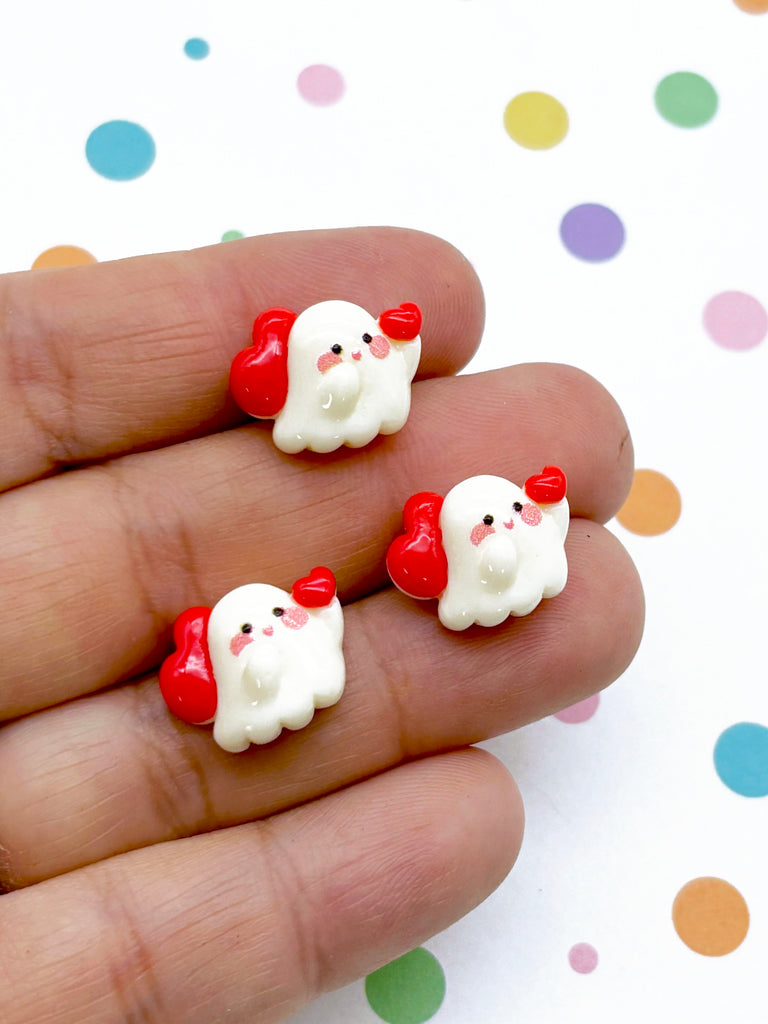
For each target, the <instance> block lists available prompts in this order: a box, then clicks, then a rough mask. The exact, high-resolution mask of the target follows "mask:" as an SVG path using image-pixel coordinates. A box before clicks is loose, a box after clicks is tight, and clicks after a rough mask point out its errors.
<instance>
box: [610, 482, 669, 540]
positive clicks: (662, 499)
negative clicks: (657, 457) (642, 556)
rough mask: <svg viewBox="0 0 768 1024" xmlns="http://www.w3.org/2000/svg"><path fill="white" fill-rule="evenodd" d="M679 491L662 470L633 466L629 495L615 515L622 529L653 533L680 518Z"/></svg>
mask: <svg viewBox="0 0 768 1024" xmlns="http://www.w3.org/2000/svg"><path fill="white" fill-rule="evenodd" d="M680 509H681V501H680V492H679V491H678V489H677V488H676V487H675V485H674V484H673V483H672V481H671V480H670V479H669V477H666V476H664V474H663V473H658V472H657V471H656V470H655V469H637V470H635V478H634V481H633V482H632V488H631V490H630V492H629V497H628V498H627V500H626V501H625V502H624V504H623V506H622V507H621V509H620V510H619V512H618V513H617V515H616V518H617V519H618V521H619V522H620V523H621V525H622V526H623V527H624V529H625V530H631V531H632V533H639V534H642V535H643V536H644V537H655V536H656V535H657V534H659V533H666V532H667V530H671V529H672V527H673V526H674V525H675V523H676V522H677V520H678V519H679V518H680Z"/></svg>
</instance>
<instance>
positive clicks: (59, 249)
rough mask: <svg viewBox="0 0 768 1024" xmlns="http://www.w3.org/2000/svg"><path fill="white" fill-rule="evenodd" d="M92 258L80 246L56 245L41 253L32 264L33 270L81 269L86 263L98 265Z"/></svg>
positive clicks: (93, 257) (94, 258)
mask: <svg viewBox="0 0 768 1024" xmlns="http://www.w3.org/2000/svg"><path fill="white" fill-rule="evenodd" d="M96 262H97V260H96V257H95V256H92V255H91V254H90V253H89V252H87V251H86V250H85V249H81V248H80V246H79V245H54V246H52V247H51V248H50V249H46V250H45V251H44V252H41V253H40V255H39V256H38V257H37V259H36V260H35V262H34V263H33V264H32V270H47V269H48V268H50V267H80V266H84V265H85V264H86V263H96Z"/></svg>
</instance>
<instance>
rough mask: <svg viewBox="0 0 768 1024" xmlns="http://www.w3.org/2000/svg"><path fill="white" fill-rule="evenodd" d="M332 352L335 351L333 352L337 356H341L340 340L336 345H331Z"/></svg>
mask: <svg viewBox="0 0 768 1024" xmlns="http://www.w3.org/2000/svg"><path fill="white" fill-rule="evenodd" d="M331 352H333V354H334V355H336V356H340V355H341V345H339V343H338V342H337V343H336V344H335V345H331Z"/></svg>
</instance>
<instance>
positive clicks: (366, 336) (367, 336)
mask: <svg viewBox="0 0 768 1024" xmlns="http://www.w3.org/2000/svg"><path fill="white" fill-rule="evenodd" d="M363 341H364V342H365V344H366V345H370V344H371V342H372V341H373V338H372V337H371V336H370V334H364V335H363Z"/></svg>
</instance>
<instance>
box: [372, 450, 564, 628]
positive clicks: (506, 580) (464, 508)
mask: <svg viewBox="0 0 768 1024" xmlns="http://www.w3.org/2000/svg"><path fill="white" fill-rule="evenodd" d="M565 488H566V481H565V475H564V474H563V473H562V471H561V470H560V469H558V468H557V467H554V466H547V467H545V469H544V472H543V473H541V474H539V475H538V476H535V477H530V478H529V479H528V480H527V481H526V483H525V487H518V486H517V485H516V484H513V483H511V482H510V481H509V480H505V479H504V478H503V477H498V476H474V477H470V478H469V479H467V480H463V481H462V482H461V483H459V484H457V485H456V486H455V487H454V488H453V489H452V490H451V491H449V492H448V495H447V496H446V498H445V499H443V498H441V497H440V495H438V494H432V493H429V492H424V493H421V494H415V495H413V496H412V497H411V498H410V499H409V501H408V503H407V504H406V506H405V509H404V511H403V520H404V526H405V531H406V532H405V533H404V534H403V535H402V536H400V537H398V538H397V539H396V540H395V541H394V542H393V543H392V544H391V546H390V549H389V552H388V554H387V568H388V569H389V574H390V576H391V577H392V580H393V582H394V583H395V584H396V585H397V586H398V587H399V588H400V589H401V590H402V591H404V592H405V593H406V594H409V595H411V596H412V597H417V598H437V599H438V615H439V618H440V621H441V622H442V624H443V625H444V626H446V627H447V628H448V629H453V630H462V629H466V628H467V627H468V626H471V625H473V624H478V625H480V626H497V625H498V624H499V623H501V622H503V621H504V620H505V619H506V618H507V617H508V616H510V615H515V616H518V615H527V614H528V613H529V612H531V611H533V609H534V608H535V607H536V606H537V605H538V604H539V602H540V601H541V600H542V598H549V597H554V596H555V595H556V594H559V593H560V591H561V590H562V589H563V587H564V586H565V583H566V580H567V577H568V566H567V562H566V557H565V550H564V546H563V545H564V541H565V537H566V534H567V532H568V523H569V510H568V501H567V499H566V497H565Z"/></svg>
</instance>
